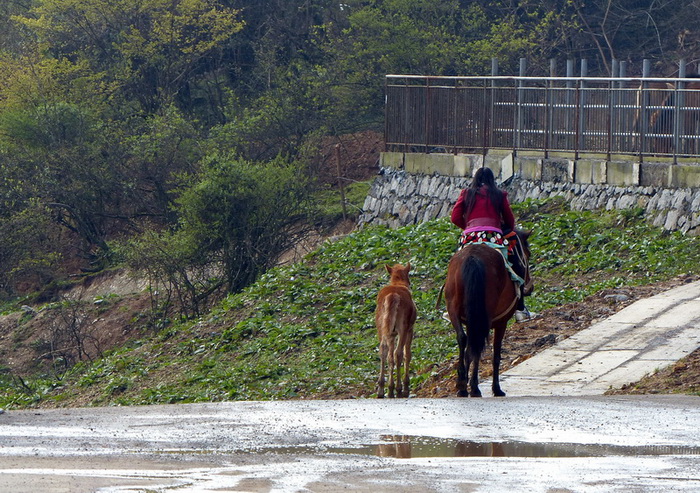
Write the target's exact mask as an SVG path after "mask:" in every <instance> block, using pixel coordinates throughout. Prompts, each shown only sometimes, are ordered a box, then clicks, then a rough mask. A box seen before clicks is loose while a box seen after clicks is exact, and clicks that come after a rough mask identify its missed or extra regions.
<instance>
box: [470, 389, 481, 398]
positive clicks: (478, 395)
mask: <svg viewBox="0 0 700 493" xmlns="http://www.w3.org/2000/svg"><path fill="white" fill-rule="evenodd" d="M469 397H481V391H479V390H476V391H471V392H470V393H469Z"/></svg>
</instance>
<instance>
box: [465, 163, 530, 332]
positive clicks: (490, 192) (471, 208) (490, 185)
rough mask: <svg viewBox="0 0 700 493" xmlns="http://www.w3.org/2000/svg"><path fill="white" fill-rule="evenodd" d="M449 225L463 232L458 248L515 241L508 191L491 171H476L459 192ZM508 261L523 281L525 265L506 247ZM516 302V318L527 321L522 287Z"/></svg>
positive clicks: (505, 244)
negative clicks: (452, 224) (500, 185)
mask: <svg viewBox="0 0 700 493" xmlns="http://www.w3.org/2000/svg"><path fill="white" fill-rule="evenodd" d="M451 220H452V222H453V223H454V224H455V225H456V226H459V227H460V228H461V229H462V234H461V235H460V237H459V249H461V248H463V247H464V246H466V245H468V244H470V243H479V242H484V243H495V244H497V245H503V246H506V247H508V246H510V244H511V242H512V241H514V240H515V233H514V230H515V216H514V215H513V210H512V209H511V207H510V203H509V202H508V192H506V191H505V190H501V189H500V188H498V186H496V180H495V177H494V174H493V171H491V169H490V168H486V167H483V168H479V169H478V170H477V172H476V173H475V174H474V178H473V179H472V181H471V184H470V185H469V187H468V188H465V189H464V190H462V193H460V195H459V198H458V199H457V203H455V205H454V208H453V209H452V215H451ZM508 252H509V255H508V260H509V262H510V263H511V265H512V267H513V271H515V273H516V274H517V275H518V276H520V277H521V278H522V279H524V278H525V274H526V270H527V266H526V265H522V263H521V262H520V260H519V258H518V256H517V255H513V254H512V248H508ZM520 289H521V296H520V299H519V300H518V306H517V311H516V312H515V319H516V320H517V321H522V320H527V319H528V318H530V317H531V314H530V312H529V310H528V309H527V307H526V306H525V299H524V295H525V293H524V292H523V286H521V287H520Z"/></svg>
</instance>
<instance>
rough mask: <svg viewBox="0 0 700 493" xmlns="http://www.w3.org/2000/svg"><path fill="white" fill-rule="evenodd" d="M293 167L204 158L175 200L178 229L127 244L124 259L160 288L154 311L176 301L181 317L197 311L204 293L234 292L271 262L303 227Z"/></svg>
mask: <svg viewBox="0 0 700 493" xmlns="http://www.w3.org/2000/svg"><path fill="white" fill-rule="evenodd" d="M300 171H301V170H300V169H299V167H298V166H297V165H294V164H289V163H286V162H285V161H284V160H282V159H276V160H274V161H271V162H269V163H251V162H247V161H242V160H239V159H236V158H235V157H233V156H231V155H212V156H209V157H208V158H207V159H205V161H204V163H203V165H202V168H201V170H200V171H199V172H198V173H197V174H196V175H194V176H189V177H187V178H186V182H187V183H188V184H187V185H184V186H183V187H182V189H181V194H180V196H179V197H178V198H177V199H176V211H177V213H178V216H179V218H180V220H179V224H178V227H177V228H176V229H175V230H173V231H166V232H164V233H162V234H153V233H147V234H146V235H144V236H142V237H141V238H140V239H138V241H137V242H135V243H132V245H131V248H130V249H128V250H127V251H128V254H127V255H128V257H129V259H130V263H131V265H132V266H133V267H134V268H137V269H144V270H147V271H148V272H149V276H150V277H151V279H152V280H154V281H156V282H157V283H158V285H159V286H162V287H163V288H164V289H165V292H166V293H168V295H167V296H166V297H165V298H164V299H162V300H161V303H160V305H159V310H161V311H165V310H166V309H167V308H168V307H169V306H171V305H172V304H173V302H177V304H178V306H179V307H180V309H181V312H182V313H183V314H184V315H186V316H190V315H198V314H200V313H201V311H202V309H203V308H204V307H206V306H207V305H208V303H209V300H210V299H211V297H212V295H214V294H216V293H219V292H221V291H222V290H223V291H225V292H236V291H239V290H240V289H242V288H243V287H245V286H247V285H248V284H250V283H251V282H253V281H254V280H255V279H256V278H257V276H258V275H259V274H261V273H262V272H265V271H266V270H267V269H269V268H270V267H272V266H274V265H276V263H277V262H278V261H279V258H280V256H281V255H282V254H283V253H284V252H285V251H287V250H288V249H289V248H291V247H292V246H293V245H294V244H296V242H297V241H298V239H299V238H300V237H301V236H303V235H304V234H305V233H306V230H305V226H304V221H303V219H304V214H305V208H306V202H307V195H308V191H307V187H306V184H305V182H304V179H303V173H300Z"/></svg>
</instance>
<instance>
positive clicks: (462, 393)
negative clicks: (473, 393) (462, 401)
mask: <svg viewBox="0 0 700 493" xmlns="http://www.w3.org/2000/svg"><path fill="white" fill-rule="evenodd" d="M457 397H469V392H467V391H466V390H458V391H457Z"/></svg>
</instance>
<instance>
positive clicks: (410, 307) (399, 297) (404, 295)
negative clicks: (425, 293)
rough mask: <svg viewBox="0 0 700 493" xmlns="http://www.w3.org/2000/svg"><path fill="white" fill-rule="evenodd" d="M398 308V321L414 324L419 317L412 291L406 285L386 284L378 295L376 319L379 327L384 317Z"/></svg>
mask: <svg viewBox="0 0 700 493" xmlns="http://www.w3.org/2000/svg"><path fill="white" fill-rule="evenodd" d="M392 309H395V310H396V321H397V322H399V323H401V322H402V321H403V322H405V323H408V324H409V325H413V323H414V322H415V321H416V318H417V309H416V305H415V303H414V302H413V297H412V296H411V291H410V289H408V288H407V287H405V286H396V285H392V284H390V285H388V286H384V287H383V288H382V289H381V290H380V291H379V294H378V295H377V310H376V314H375V320H376V323H377V328H379V326H380V325H381V323H382V322H381V321H382V320H383V319H384V318H383V317H387V316H390V315H391V313H390V311H391V310H392Z"/></svg>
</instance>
